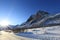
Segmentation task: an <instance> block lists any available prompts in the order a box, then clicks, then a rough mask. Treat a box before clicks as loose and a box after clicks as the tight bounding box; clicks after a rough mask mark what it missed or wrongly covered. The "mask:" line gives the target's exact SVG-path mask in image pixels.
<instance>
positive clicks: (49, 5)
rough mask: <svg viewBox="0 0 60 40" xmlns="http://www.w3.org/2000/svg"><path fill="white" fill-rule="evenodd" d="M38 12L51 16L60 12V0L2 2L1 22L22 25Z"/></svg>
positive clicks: (0, 2) (0, 6)
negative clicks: (5, 21)
mask: <svg viewBox="0 0 60 40" xmlns="http://www.w3.org/2000/svg"><path fill="white" fill-rule="evenodd" d="M38 10H43V11H47V12H49V13H51V14H54V13H59V12H60V0H0V21H1V20H9V21H10V22H11V24H14V25H16V24H21V23H23V22H25V21H26V20H27V19H28V18H29V16H30V15H32V14H35V13H36V12H37V11H38Z"/></svg>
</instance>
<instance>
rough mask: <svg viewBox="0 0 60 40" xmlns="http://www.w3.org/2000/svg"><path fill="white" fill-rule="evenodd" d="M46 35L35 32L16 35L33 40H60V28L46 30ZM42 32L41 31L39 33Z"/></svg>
mask: <svg viewBox="0 0 60 40" xmlns="http://www.w3.org/2000/svg"><path fill="white" fill-rule="evenodd" d="M45 30H46V33H43V34H38V33H37V34H35V33H33V32H25V33H23V32H22V33H16V35H18V36H22V37H26V38H32V40H60V26H55V27H47V28H45ZM39 32H40V31H39Z"/></svg>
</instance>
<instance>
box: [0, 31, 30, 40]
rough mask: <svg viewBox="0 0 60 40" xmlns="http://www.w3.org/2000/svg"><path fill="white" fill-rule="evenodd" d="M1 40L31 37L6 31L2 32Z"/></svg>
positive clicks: (22, 39)
mask: <svg viewBox="0 0 60 40" xmlns="http://www.w3.org/2000/svg"><path fill="white" fill-rule="evenodd" d="M0 40H31V39H29V38H25V37H20V36H16V35H14V34H13V33H8V32H5V31H1V32H0Z"/></svg>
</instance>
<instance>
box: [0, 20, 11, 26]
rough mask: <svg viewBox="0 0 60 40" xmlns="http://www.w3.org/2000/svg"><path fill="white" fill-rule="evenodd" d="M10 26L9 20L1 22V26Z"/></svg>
mask: <svg viewBox="0 0 60 40" xmlns="http://www.w3.org/2000/svg"><path fill="white" fill-rule="evenodd" d="M9 24H10V23H9V21H7V20H3V21H1V22H0V25H1V26H4V27H5V26H8V25H9Z"/></svg>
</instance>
